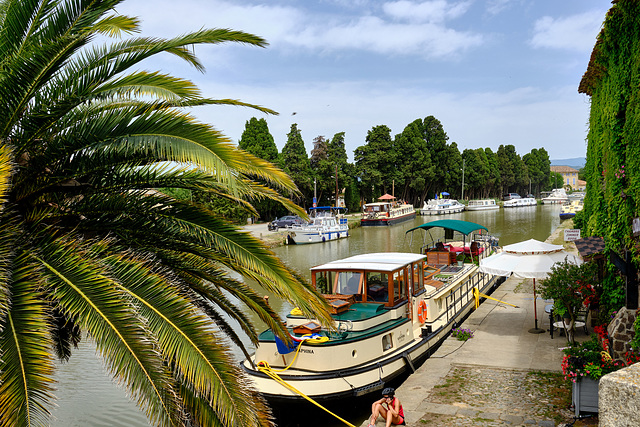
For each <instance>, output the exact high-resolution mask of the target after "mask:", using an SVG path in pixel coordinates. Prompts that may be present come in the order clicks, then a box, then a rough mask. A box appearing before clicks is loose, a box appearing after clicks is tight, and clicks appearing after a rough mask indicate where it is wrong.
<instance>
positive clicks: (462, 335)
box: [451, 328, 473, 341]
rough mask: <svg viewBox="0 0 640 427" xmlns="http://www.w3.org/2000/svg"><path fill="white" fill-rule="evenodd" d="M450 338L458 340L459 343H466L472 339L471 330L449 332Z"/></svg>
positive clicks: (459, 329) (456, 329) (458, 329)
mask: <svg viewBox="0 0 640 427" xmlns="http://www.w3.org/2000/svg"><path fill="white" fill-rule="evenodd" d="M451 336H452V337H455V338H458V340H459V341H467V340H468V339H471V338H473V331H472V330H471V329H461V328H455V329H453V330H451Z"/></svg>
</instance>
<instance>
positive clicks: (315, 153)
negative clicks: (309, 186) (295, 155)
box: [309, 136, 336, 206]
mask: <svg viewBox="0 0 640 427" xmlns="http://www.w3.org/2000/svg"><path fill="white" fill-rule="evenodd" d="M309 163H310V165H311V169H312V170H313V178H314V183H313V186H314V192H315V193H316V194H317V195H318V196H317V197H318V206H330V205H331V204H332V200H335V192H336V190H335V188H336V181H335V164H333V163H332V162H331V161H329V143H328V141H327V140H326V138H325V137H324V136H317V137H316V138H315V139H314V140H313V149H312V150H311V158H310V159H309Z"/></svg>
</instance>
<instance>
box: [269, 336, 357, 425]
mask: <svg viewBox="0 0 640 427" xmlns="http://www.w3.org/2000/svg"><path fill="white" fill-rule="evenodd" d="M305 337H309V335H304V336H303V337H302V338H305ZM328 340H329V337H320V338H307V339H306V340H304V341H310V342H315V343H321V342H325V341H328ZM304 341H300V344H298V348H297V349H296V354H295V356H294V357H293V360H292V361H291V363H289V365H288V366H287V367H285V368H284V369H273V368H272V367H271V366H269V363H267V362H266V361H264V360H261V361H260V362H258V364H257V368H258V371H260V372H262V373H263V374H265V375H267V376H268V377H269V378H271V379H273V380H274V381H275V382H277V383H278V384H280V385H281V386H283V387H285V388H287V389H289V390H291V391H292V392H294V393H296V394H298V395H300V396H302V397H303V398H304V399H306V400H308V401H309V402H311V403H313V404H314V405H316V406H317V407H318V408H320V409H322V410H323V411H325V412H327V413H329V414H331V415H333V416H334V417H336V418H337V419H339V420H340V421H342V422H343V423H345V424H346V425H348V426H349V427H356V426H354V425H353V424H351V423H350V422H349V421H347V420H345V419H343V418H340V417H339V416H338V415H336V414H334V413H333V412H331V411H330V410H328V409H327V408H325V407H324V406H322V405H320V404H319V403H318V402H316V401H315V400H313V399H312V398H310V397H309V396H307V395H306V394H304V393H303V392H301V391H300V390H298V389H297V388H295V387H294V386H292V385H291V384H289V383H287V382H286V381H285V380H283V379H282V378H280V376H279V375H278V374H277V373H276V372H284V371H286V370H287V369H289V368H290V367H291V366H292V365H293V362H295V361H296V358H297V357H298V353H299V352H300V347H302V343H303V342H304Z"/></svg>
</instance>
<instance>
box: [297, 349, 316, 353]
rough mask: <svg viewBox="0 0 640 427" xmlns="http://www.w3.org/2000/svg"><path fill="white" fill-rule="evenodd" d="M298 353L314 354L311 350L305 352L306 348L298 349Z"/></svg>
mask: <svg viewBox="0 0 640 427" xmlns="http://www.w3.org/2000/svg"><path fill="white" fill-rule="evenodd" d="M300 353H309V354H315V353H314V352H313V350H307V349H306V348H301V349H300Z"/></svg>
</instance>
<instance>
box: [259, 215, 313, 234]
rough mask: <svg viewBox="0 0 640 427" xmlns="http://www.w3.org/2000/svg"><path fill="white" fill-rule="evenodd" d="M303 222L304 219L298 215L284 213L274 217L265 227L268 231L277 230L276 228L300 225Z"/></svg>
mask: <svg viewBox="0 0 640 427" xmlns="http://www.w3.org/2000/svg"><path fill="white" fill-rule="evenodd" d="M301 224H304V220H303V219H302V218H300V217H299V216H298V215H285V216H283V217H280V218H276V219H274V220H273V221H271V222H270V223H269V224H268V225H267V228H268V229H269V231H278V228H286V227H290V226H292V225H301Z"/></svg>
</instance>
